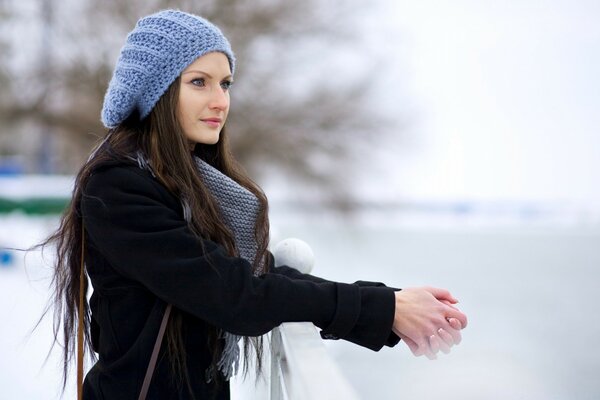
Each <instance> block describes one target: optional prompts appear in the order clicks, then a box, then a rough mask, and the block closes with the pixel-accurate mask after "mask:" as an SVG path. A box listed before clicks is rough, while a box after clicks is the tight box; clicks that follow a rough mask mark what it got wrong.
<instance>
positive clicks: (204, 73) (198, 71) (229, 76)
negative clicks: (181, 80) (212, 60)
mask: <svg viewBox="0 0 600 400" xmlns="http://www.w3.org/2000/svg"><path fill="white" fill-rule="evenodd" d="M192 72H195V73H200V74H203V75H206V76H208V77H209V78H210V79H213V77H212V76H211V75H210V74H209V73H206V72H204V71H200V70H199V69H193V70H191V71H186V72H184V73H182V74H181V75H185V74H190V73H192ZM227 78H231V74H229V75H227V76H226V77H224V78H223V79H227Z"/></svg>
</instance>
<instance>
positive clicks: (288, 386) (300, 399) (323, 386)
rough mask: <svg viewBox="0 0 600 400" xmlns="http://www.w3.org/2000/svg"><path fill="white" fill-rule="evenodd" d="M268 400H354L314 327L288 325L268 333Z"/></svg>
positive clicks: (354, 396) (346, 382)
mask: <svg viewBox="0 0 600 400" xmlns="http://www.w3.org/2000/svg"><path fill="white" fill-rule="evenodd" d="M270 390H271V400H285V399H287V400H318V399H335V398H338V399H344V400H358V399H359V397H358V395H357V393H356V392H355V390H354V388H353V387H352V386H351V385H350V383H349V382H348V381H347V380H346V379H345V378H344V376H343V375H342V373H341V371H340V370H339V368H338V366H337V365H336V363H335V362H334V360H333V359H332V358H331V356H330V355H329V354H328V353H327V349H326V348H325V344H324V343H323V341H322V339H321V336H320V335H319V333H318V332H317V330H316V328H315V326H314V325H313V324H311V323H309V322H288V323H284V324H281V325H280V326H279V327H278V328H275V329H273V331H272V332H271V388H270Z"/></svg>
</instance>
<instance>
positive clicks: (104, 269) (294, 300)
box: [81, 162, 399, 400]
mask: <svg viewBox="0 0 600 400" xmlns="http://www.w3.org/2000/svg"><path fill="white" fill-rule="evenodd" d="M83 193H84V194H83V197H82V202H81V213H82V217H83V221H84V224H85V230H86V249H85V251H86V268H87V272H88V274H89V277H90V279H91V282H92V286H93V295H92V297H91V299H90V308H91V312H92V327H91V328H92V329H91V330H92V332H91V333H92V344H93V347H94V350H95V351H96V352H97V353H98V361H97V363H96V364H95V365H94V366H93V367H92V368H91V370H90V371H89V372H88V374H87V375H86V377H85V381H84V399H86V400H92V399H110V400H114V399H137V397H138V394H139V392H140V388H141V385H142V381H143V378H144V374H145V372H146V368H147V366H148V362H149V359H150V355H151V354H152V348H153V346H154V342H155V340H156V337H157V334H158V329H159V326H160V323H161V319H162V317H163V314H164V311H165V308H166V306H167V304H168V303H171V304H173V307H174V312H178V313H179V314H181V316H182V338H183V342H184V346H185V351H186V355H187V361H186V367H187V372H188V375H189V377H190V385H191V388H192V391H193V396H192V395H191V394H190V393H189V391H188V388H187V386H186V385H183V386H181V387H180V386H178V385H177V384H175V383H174V380H173V379H171V378H172V376H171V370H170V364H169V362H168V359H167V357H166V347H167V346H166V341H165V342H163V346H162V348H161V354H160V356H159V361H158V363H157V366H156V370H155V372H154V376H153V379H152V383H151V385H150V389H149V392H148V397H147V398H148V399H161V400H165V399H191V398H195V399H210V398H215V399H229V383H228V382H227V381H224V380H218V379H217V381H218V382H216V381H215V380H213V381H211V382H210V383H207V382H206V380H205V379H204V377H205V371H206V369H207V368H208V367H209V365H210V363H211V359H212V356H211V351H210V349H209V347H208V344H207V332H208V329H209V328H210V327H214V326H216V327H219V328H222V329H223V330H225V331H228V332H231V333H234V334H238V335H245V336H258V335H263V334H266V333H267V332H269V331H270V330H271V329H273V328H274V327H277V326H278V325H279V324H281V323H282V322H291V321H309V322H312V323H313V324H315V325H316V326H317V327H319V328H321V336H322V337H323V338H324V339H338V338H341V339H344V340H348V341H351V342H353V343H356V344H358V345H360V346H364V347H367V348H369V349H372V350H374V351H378V350H379V349H381V348H382V347H383V346H384V345H388V346H394V345H395V344H396V343H398V341H399V338H398V337H397V336H396V335H395V334H394V333H392V331H391V328H392V323H393V319H394V310H395V297H394V290H398V289H393V288H389V287H386V286H385V285H383V284H381V283H375V282H365V281H359V282H356V283H354V284H346V283H338V282H332V281H327V280H324V279H321V278H318V277H315V276H311V275H307V274H302V273H300V272H298V271H296V270H294V269H291V268H289V267H280V268H275V269H273V268H271V270H270V271H269V272H268V273H266V274H263V275H262V276H259V277H255V276H254V275H253V273H252V269H251V265H250V264H249V263H248V262H247V261H246V260H244V259H242V258H236V257H230V256H228V255H227V253H226V251H225V249H224V248H223V247H222V246H221V245H219V244H217V243H214V242H212V241H209V240H202V244H203V246H202V245H201V243H200V240H201V239H198V238H197V237H196V236H195V235H194V234H193V233H192V232H191V231H190V230H189V228H188V227H187V224H186V222H185V220H184V217H183V210H182V207H181V204H180V201H179V199H178V198H176V197H175V196H174V195H172V194H171V193H170V192H169V191H168V190H167V189H166V187H164V186H163V185H162V184H160V183H159V182H158V180H156V179H155V178H154V177H153V176H152V175H151V174H150V173H149V172H147V171H145V170H142V169H140V168H139V167H138V166H137V165H131V164H125V163H123V162H114V163H110V164H106V165H103V166H102V167H99V168H98V169H96V170H95V171H94V172H93V174H92V176H91V177H90V179H89V181H88V183H87V185H86V187H85V188H84V191H83ZM207 257H210V260H211V263H212V265H209V263H208V262H207ZM216 383H218V384H219V387H216V386H215V384H216Z"/></svg>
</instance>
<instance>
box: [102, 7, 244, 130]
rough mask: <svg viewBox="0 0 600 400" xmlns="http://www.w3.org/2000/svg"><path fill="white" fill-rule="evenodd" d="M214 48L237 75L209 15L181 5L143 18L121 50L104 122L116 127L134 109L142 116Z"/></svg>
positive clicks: (103, 116)
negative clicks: (198, 60) (200, 15)
mask: <svg viewBox="0 0 600 400" xmlns="http://www.w3.org/2000/svg"><path fill="white" fill-rule="evenodd" d="M215 51H218V52H221V53H224V54H225V55H226V56H227V58H228V59H229V66H230V68H231V73H232V74H233V73H234V70H235V56H234V54H233V52H232V51H231V46H230V44H229V42H228V41H227V39H226V38H225V36H223V33H221V31H220V30H219V28H217V27H216V26H215V25H213V24H212V23H210V22H209V21H207V20H206V19H204V18H202V17H199V16H197V15H193V14H188V13H185V12H182V11H179V10H163V11H159V12H157V13H155V14H152V15H148V16H146V17H143V18H141V19H140V20H139V21H138V22H137V24H136V26H135V28H134V29H133V30H132V31H131V32H130V33H129V35H128V36H127V41H126V42H125V45H124V46H123V48H122V49H121V54H120V56H119V59H118V60H117V65H116V66H115V70H114V73H113V76H112V79H111V80H110V83H109V85H108V89H107V91H106V95H105V96H104V105H103V107H102V123H103V124H104V126H106V127H107V128H114V127H116V126H117V125H119V124H120V123H121V122H123V121H124V120H125V119H127V117H129V115H131V113H132V112H133V111H134V110H136V109H137V110H138V112H139V115H140V119H144V118H145V117H146V116H148V114H150V112H151V111H152V109H153V108H154V106H155V105H156V103H157V102H158V100H159V99H160V97H161V96H162V95H163V94H164V93H165V92H166V91H167V89H168V88H169V86H170V85H171V84H172V83H173V81H175V79H177V77H178V76H179V75H180V74H181V72H182V71H183V70H184V69H185V68H186V67H187V66H188V65H190V64H191V63H192V62H194V61H195V60H196V59H197V58H198V57H200V56H202V55H204V54H207V53H211V52H215Z"/></svg>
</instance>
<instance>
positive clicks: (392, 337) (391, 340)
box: [269, 257, 400, 347]
mask: <svg viewBox="0 0 600 400" xmlns="http://www.w3.org/2000/svg"><path fill="white" fill-rule="evenodd" d="M270 260H271V263H270V265H269V272H270V273H274V274H281V275H285V276H287V277H289V278H291V279H297V280H307V281H311V282H317V283H322V282H330V281H328V280H326V279H323V278H320V277H318V276H315V275H311V274H304V273H302V272H300V271H298V270H297V269H295V268H291V267H289V266H287V265H281V266H279V267H275V266H274V263H273V257H270ZM353 284H354V285H357V286H359V287H386V285H385V284H384V283H381V282H370V281H362V280H361V281H356V282H354V283H353ZM392 289H393V290H394V291H399V290H400V289H396V288H392ZM321 337H322V338H323V339H334V340H335V339H339V338H338V337H337V336H335V335H332V334H327V333H325V332H321ZM398 342H400V337H399V336H398V335H396V334H395V333H394V332H392V331H391V330H390V334H389V336H388V338H387V339H386V341H385V343H384V344H385V345H386V346H388V347H394V346H395V345H397V344H398Z"/></svg>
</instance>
